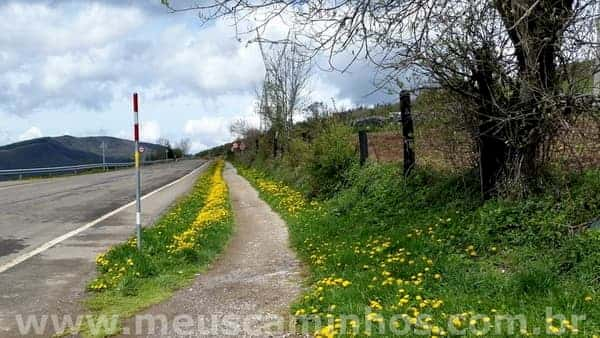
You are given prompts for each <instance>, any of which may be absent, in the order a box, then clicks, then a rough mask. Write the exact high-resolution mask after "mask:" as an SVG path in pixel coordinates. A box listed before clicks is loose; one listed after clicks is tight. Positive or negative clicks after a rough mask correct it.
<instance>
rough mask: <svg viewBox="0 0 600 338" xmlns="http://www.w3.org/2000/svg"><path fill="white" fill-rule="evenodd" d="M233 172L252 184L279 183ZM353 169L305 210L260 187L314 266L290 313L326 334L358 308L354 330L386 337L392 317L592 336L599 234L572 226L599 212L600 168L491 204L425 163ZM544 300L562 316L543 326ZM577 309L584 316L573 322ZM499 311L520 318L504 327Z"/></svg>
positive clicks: (596, 317) (599, 312) (597, 316)
mask: <svg viewBox="0 0 600 338" xmlns="http://www.w3.org/2000/svg"><path fill="white" fill-rule="evenodd" d="M240 173H242V174H243V175H244V176H245V177H246V178H248V179H249V180H250V181H251V182H252V183H253V184H254V185H255V186H257V187H260V186H261V185H260V182H263V181H265V180H267V181H270V180H275V181H277V180H276V179H273V178H272V177H269V175H268V174H266V173H265V172H260V171H257V170H255V169H244V168H240ZM348 176H349V182H348V184H347V187H346V188H344V189H343V190H342V191H340V192H339V193H337V194H335V196H334V197H332V198H331V199H328V200H326V201H323V202H319V203H307V204H306V207H305V208H303V209H302V211H300V212H293V213H290V212H289V211H288V207H287V206H286V204H285V203H283V202H282V201H283V200H285V196H284V195H283V194H278V193H273V192H272V191H271V192H267V191H266V190H261V196H262V198H263V199H265V200H266V201H267V202H268V203H270V204H271V205H272V206H273V208H274V209H276V210H277V211H278V212H279V213H280V214H281V215H282V216H283V218H284V219H285V220H286V221H287V223H288V226H289V228H290V237H291V241H292V244H293V246H294V248H295V249H296V251H297V252H298V254H299V256H300V257H301V258H302V259H303V261H304V262H306V263H307V265H308V266H309V267H310V277H309V280H308V283H309V285H310V289H309V290H308V291H307V292H306V293H305V295H304V296H303V297H302V298H301V299H300V300H299V301H298V302H296V303H295V304H294V305H293V307H292V312H293V313H295V314H297V315H300V317H299V320H300V321H308V323H309V324H310V325H312V326H313V329H314V330H316V329H319V328H323V327H325V328H327V325H328V324H331V327H330V328H331V332H325V331H324V332H323V333H324V335H323V336H327V334H328V333H332V332H337V331H339V329H338V328H336V327H335V325H336V324H337V325H338V326H339V325H341V324H342V323H346V324H348V321H346V318H345V317H342V316H344V315H358V321H357V328H358V329H357V332H358V336H366V335H367V334H370V335H372V336H391V335H392V333H393V332H392V331H391V330H390V327H391V326H393V324H394V322H397V323H399V324H400V328H403V327H404V326H405V324H404V323H405V322H406V323H408V329H407V330H406V331H404V332H405V333H406V335H408V336H417V335H419V332H421V333H424V334H425V335H432V336H436V335H440V334H436V333H438V331H440V333H446V334H447V335H449V336H476V335H478V334H483V335H485V336H491V335H495V336H501V337H502V336H512V335H513V334H514V335H534V336H553V334H552V331H551V330H552V328H551V327H555V328H558V329H561V330H562V329H564V331H561V333H563V334H565V335H572V334H573V335H574V334H576V333H578V334H579V336H584V337H592V336H593V335H596V334H599V332H600V306H599V305H600V293H599V292H600V234H599V233H598V232H597V231H592V230H588V231H585V230H582V229H581V228H580V227H577V225H580V224H584V223H585V222H588V221H590V220H591V219H593V218H594V217H598V216H600V171H598V170H595V171H588V172H587V173H585V174H583V175H579V176H571V177H566V178H563V180H562V181H561V182H559V183H560V184H555V185H554V186H555V187H557V186H559V187H561V188H560V189H558V188H557V189H553V190H551V189H549V190H548V191H547V192H546V193H544V194H539V195H536V196H532V197H530V198H528V199H527V200H522V201H512V200H504V199H494V200H490V201H487V202H482V201H480V199H479V193H478V190H477V182H476V181H475V180H474V179H471V178H470V177H471V176H469V175H466V176H451V175H450V174H440V173H435V172H432V171H430V170H423V169H421V170H418V171H417V172H416V173H415V175H414V176H413V177H411V178H410V179H409V180H408V181H405V180H404V179H403V178H402V175H401V172H399V170H398V168H396V167H394V166H386V165H377V164H370V165H367V166H365V167H364V168H359V167H354V168H353V169H352V170H351V171H350V173H349V175H348ZM259 190H260V189H259ZM348 282H349V283H348ZM342 284H345V286H344V285H342ZM403 299H404V300H403ZM368 305H372V306H371V308H370V309H367V310H366V311H365V307H366V306H368ZM379 306H381V308H379ZM547 308H551V311H552V312H551V313H552V314H553V315H557V314H562V315H564V316H566V319H567V320H569V323H564V325H561V323H560V322H559V321H557V320H554V321H552V323H547V313H546V310H547ZM417 312H418V314H417ZM305 314H306V315H311V316H305ZM365 315H369V319H366V318H365ZM395 315H398V317H396V318H395V320H394V316H395ZM415 315H416V316H415ZM423 315H427V316H430V318H431V319H426V317H423ZM477 315H480V316H479V317H478V316H477ZM573 315H585V316H586V319H585V320H584V321H582V322H580V323H577V324H576V323H575V322H574V321H573V318H572V316H573ZM400 316H404V318H403V317H400ZM502 316H513V318H514V319H515V320H517V319H520V318H522V319H524V320H525V322H526V326H525V325H519V324H516V326H515V329H514V330H513V331H512V333H513V334H511V331H510V329H509V325H508V324H507V322H506V321H505V320H504V319H503V317H502ZM336 319H337V320H338V321H337V322H336V321H335V320H336ZM318 320H320V321H321V323H320V324H319V322H318ZM380 321H383V322H382V323H379V322H380ZM451 323H452V325H450V324H451ZM380 324H381V325H385V329H383V328H380V327H379V325H380ZM411 324H412V325H411ZM454 324H457V325H454ZM471 324H473V325H471ZM367 325H371V329H369V328H368V326H367ZM488 325H491V327H488V329H487V330H486V327H487V326H488ZM451 326H455V327H456V328H457V329H458V330H456V331H454V333H453V331H451V330H450V329H451ZM567 326H571V328H570V329H569V328H567ZM464 329H466V330H465V331H464V332H462V330H464ZM336 330H337V331H336ZM521 330H523V332H521ZM538 330H539V331H538ZM547 330H549V331H547ZM397 333H402V332H399V331H398V332H397ZM495 333H497V334H495Z"/></svg>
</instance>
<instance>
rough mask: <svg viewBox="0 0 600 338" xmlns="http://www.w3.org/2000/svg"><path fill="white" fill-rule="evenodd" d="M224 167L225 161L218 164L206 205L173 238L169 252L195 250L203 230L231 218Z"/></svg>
mask: <svg viewBox="0 0 600 338" xmlns="http://www.w3.org/2000/svg"><path fill="white" fill-rule="evenodd" d="M223 167H224V162H223V161H219V162H217V164H216V167H215V172H214V174H213V176H212V182H211V188H210V190H209V192H208V196H207V197H206V204H205V205H204V207H203V208H202V210H200V212H199V213H198V216H197V217H196V220H195V221H194V223H192V225H191V226H190V227H189V228H188V229H187V230H186V231H184V232H182V233H181V234H179V235H175V236H173V242H172V243H171V244H170V245H169V246H168V250H169V252H171V253H177V252H181V251H184V250H190V249H193V248H194V246H195V245H196V242H197V240H198V238H200V237H201V236H202V234H201V232H202V229H204V228H206V227H207V226H210V225H211V224H216V223H219V222H222V221H224V220H226V219H227V218H229V217H230V216H231V215H230V212H229V208H228V199H227V194H228V190H227V184H226V183H225V181H224V180H223Z"/></svg>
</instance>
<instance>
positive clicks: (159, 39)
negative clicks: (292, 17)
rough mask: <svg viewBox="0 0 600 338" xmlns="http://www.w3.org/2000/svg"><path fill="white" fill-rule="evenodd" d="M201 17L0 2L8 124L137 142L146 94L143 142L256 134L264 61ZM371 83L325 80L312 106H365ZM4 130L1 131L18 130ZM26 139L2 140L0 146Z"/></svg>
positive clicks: (0, 107)
mask: <svg viewBox="0 0 600 338" xmlns="http://www.w3.org/2000/svg"><path fill="white" fill-rule="evenodd" d="M151 3H152V4H151ZM196 14H197V13H193V12H188V13H183V14H182V13H180V14H177V15H172V14H167V13H166V11H165V10H164V7H162V6H160V2H159V1H145V0H144V1H122V0H90V1H73V0H8V1H7V0H4V1H0V31H2V34H0V46H2V48H1V49H2V50H0V116H12V117H14V118H19V119H22V120H23V121H21V122H20V123H21V124H19V125H18V127H17V128H16V130H17V131H18V130H20V129H26V128H27V127H29V126H31V125H36V126H40V127H42V128H43V129H44V132H45V133H46V135H50V136H55V135H60V134H61V133H62V132H64V130H65V128H68V130H69V131H71V132H73V133H74V135H85V134H89V130H90V123H89V122H90V121H95V122H94V125H93V128H94V129H97V130H100V129H102V130H106V132H107V134H110V135H116V136H119V137H124V138H127V139H131V132H130V129H129V126H130V122H129V121H130V119H129V115H127V119H125V118H124V116H125V114H126V113H128V112H130V111H131V107H130V95H131V92H132V91H138V92H140V94H141V95H142V103H141V113H142V115H143V116H142V117H144V118H146V119H147V120H148V121H145V120H142V122H144V121H145V122H144V123H142V134H141V136H142V139H143V140H145V141H156V139H157V138H158V137H161V136H162V137H168V138H169V139H172V140H178V139H180V138H182V137H184V136H187V137H190V139H191V141H192V145H193V147H195V149H200V148H206V147H212V146H215V145H219V144H221V143H223V142H228V141H230V140H231V135H230V134H229V124H230V123H231V122H232V121H234V120H236V119H238V118H240V117H242V118H245V119H247V120H249V121H251V123H252V124H253V125H258V122H257V121H258V119H257V117H256V116H255V115H253V114H252V111H253V108H254V106H253V101H254V96H255V92H254V90H255V88H256V87H257V86H258V84H259V83H260V82H261V80H262V79H263V75H264V66H263V64H262V59H261V56H260V51H259V49H258V45H257V44H250V45H246V41H239V40H238V39H237V38H236V36H235V30H234V28H233V27H232V26H231V22H227V21H223V20H219V21H216V22H213V23H211V24H209V25H207V26H203V27H202V28H200V25H199V24H198V18H197V16H196ZM274 23H275V24H274V25H271V26H269V28H268V30H267V31H266V32H264V33H263V36H271V37H272V36H274V35H275V36H279V37H281V36H285V34H286V31H287V28H286V26H285V24H284V23H282V22H277V21H275V22H274ZM252 37H253V36H246V37H243V38H252ZM266 48H267V49H268V46H266ZM369 73H370V69H369V68H367V67H364V68H359V69H358V71H357V73H355V74H348V75H345V76H340V75H339V74H336V73H326V74H322V75H317V76H316V77H315V81H314V84H315V86H314V89H313V91H312V93H313V95H312V98H311V99H309V101H316V100H320V101H325V102H326V103H330V102H331V98H332V97H335V100H336V103H337V104H338V105H339V106H342V105H343V106H348V105H351V104H361V103H363V102H364V101H365V99H363V98H361V97H360V96H361V95H364V94H366V93H368V92H369V91H370V86H369V83H368V82H369V75H368V74H369ZM367 100H373V101H374V102H379V101H380V100H378V99H377V100H376V99H373V98H368V99H367ZM1 120H2V119H0V123H4V124H0V129H5V130H7V128H9V126H10V128H14V127H13V124H12V123H7V122H2V121H1ZM182 126H183V129H182ZM11 130H14V129H11ZM123 130H124V131H123ZM18 135H19V134H18V132H14V131H11V132H10V133H9V134H7V133H5V135H2V134H0V144H2V143H6V142H8V141H6V140H10V141H14V140H17V139H18ZM3 139H4V140H5V141H2V140H3Z"/></svg>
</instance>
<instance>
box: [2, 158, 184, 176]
mask: <svg viewBox="0 0 600 338" xmlns="http://www.w3.org/2000/svg"><path fill="white" fill-rule="evenodd" d="M173 161H174V160H157V161H145V162H142V165H144V164H156V163H166V162H173ZM133 165H134V162H113V163H91V164H80V165H71V166H63V167H47V168H29V169H4V170H0V176H8V175H20V176H22V175H32V174H52V173H62V172H76V171H79V170H89V169H103V168H119V167H131V166H133Z"/></svg>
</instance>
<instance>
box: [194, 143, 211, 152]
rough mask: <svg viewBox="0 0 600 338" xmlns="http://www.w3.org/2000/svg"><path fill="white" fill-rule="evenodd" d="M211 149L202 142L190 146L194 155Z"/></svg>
mask: <svg viewBox="0 0 600 338" xmlns="http://www.w3.org/2000/svg"><path fill="white" fill-rule="evenodd" d="M208 148H209V147H208V146H207V145H206V144H204V143H202V142H192V143H191V145H190V152H191V153H192V154H196V153H198V152H201V151H202V150H204V149H208Z"/></svg>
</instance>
